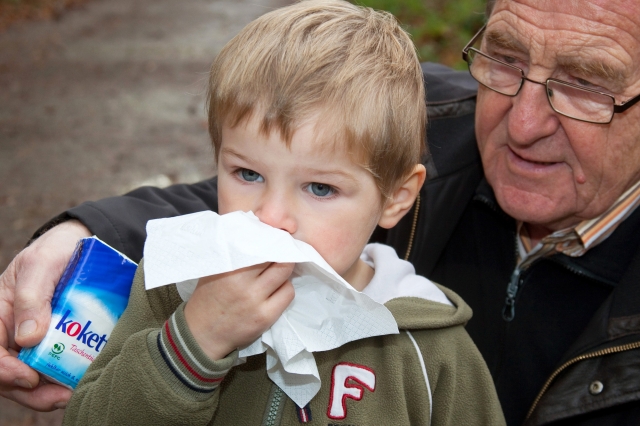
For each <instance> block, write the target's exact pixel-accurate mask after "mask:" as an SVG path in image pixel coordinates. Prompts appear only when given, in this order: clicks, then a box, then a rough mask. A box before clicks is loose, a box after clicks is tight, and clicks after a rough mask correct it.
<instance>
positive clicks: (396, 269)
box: [361, 243, 471, 330]
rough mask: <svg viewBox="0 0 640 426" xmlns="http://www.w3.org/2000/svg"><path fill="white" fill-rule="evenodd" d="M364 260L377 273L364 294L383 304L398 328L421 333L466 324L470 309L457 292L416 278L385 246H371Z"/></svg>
mask: <svg viewBox="0 0 640 426" xmlns="http://www.w3.org/2000/svg"><path fill="white" fill-rule="evenodd" d="M361 259H362V260H363V261H364V262H365V263H367V264H368V265H370V266H371V267H372V268H374V270H375V273H374V276H373V278H372V280H371V282H370V283H369V284H368V285H367V287H365V289H364V290H363V293H365V294H366V295H368V296H369V297H371V298H372V299H373V300H375V301H376V302H378V303H383V304H384V305H385V306H386V307H387V308H388V309H389V310H390V311H391V313H392V314H393V316H394V318H395V320H396V322H397V323H398V327H399V328H401V329H408V330H422V329H435V328H438V329H440V328H445V327H453V326H456V325H465V324H466V322H467V321H468V320H469V319H470V318H471V308H470V307H469V306H468V305H467V304H466V303H465V302H464V301H463V300H462V298H461V297H460V296H458V295H457V294H456V293H455V292H453V291H451V290H449V289H448V288H446V287H443V286H441V285H439V284H437V283H434V282H433V281H431V280H429V279H427V278H426V277H423V276H421V275H417V274H416V272H415V268H414V267H413V265H412V264H411V263H410V262H407V261H405V260H402V259H400V258H399V257H398V255H397V253H396V251H395V250H394V249H393V248H392V247H390V246H387V245H384V244H377V243H376V244H368V245H367V246H366V247H365V249H364V251H363V253H362V256H361Z"/></svg>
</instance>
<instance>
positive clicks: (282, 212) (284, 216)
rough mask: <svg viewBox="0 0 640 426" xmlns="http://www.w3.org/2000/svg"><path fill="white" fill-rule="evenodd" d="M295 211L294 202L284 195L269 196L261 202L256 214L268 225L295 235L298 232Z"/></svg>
mask: <svg viewBox="0 0 640 426" xmlns="http://www.w3.org/2000/svg"><path fill="white" fill-rule="evenodd" d="M294 210H295V203H294V201H293V200H291V199H289V198H287V197H285V196H283V195H267V196H266V197H265V198H264V199H263V200H261V202H260V203H259V205H258V206H257V208H256V209H255V211H254V213H255V215H256V216H257V217H258V219H260V220H261V221H262V222H264V223H266V224H267V225H270V226H273V227H274V228H278V229H282V230H283V231H287V232H288V233H290V234H294V233H295V232H296V231H297V230H298V224H297V220H296V218H295V213H294Z"/></svg>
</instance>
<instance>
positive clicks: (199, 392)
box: [147, 303, 238, 401]
mask: <svg viewBox="0 0 640 426" xmlns="http://www.w3.org/2000/svg"><path fill="white" fill-rule="evenodd" d="M147 346H148V347H149V351H150V353H151V357H152V359H153V360H154V363H155V364H156V367H158V370H159V372H160V374H161V375H162V376H163V377H164V378H165V380H167V382H168V383H169V384H170V385H171V388H172V389H173V390H175V391H176V392H177V393H179V394H182V396H184V397H186V398H189V399H195V400H198V401H203V400H205V399H208V398H210V397H211V393H212V392H213V391H215V390H216V389H217V387H218V385H219V384H220V382H222V380H223V379H224V377H225V375H226V374H227V373H228V372H229V370H230V369H231V367H232V366H233V365H234V363H235V361H236V359H237V355H238V352H237V351H234V352H232V353H231V354H229V355H228V356H227V357H226V358H223V359H221V360H219V361H212V360H211V359H210V358H209V357H208V356H207V355H206V354H205V353H204V352H203V351H202V349H200V346H199V345H198V343H197V342H196V340H195V338H194V337H193V335H192V334H191V331H190V330H189V327H188V326H187V322H186V320H185V318H184V303H183V304H182V305H180V306H179V307H178V309H177V310H176V312H175V313H174V314H173V315H171V317H170V318H169V319H168V320H167V321H166V322H165V323H164V325H163V326H162V329H161V330H158V331H155V332H152V333H150V334H149V336H148V337H147Z"/></svg>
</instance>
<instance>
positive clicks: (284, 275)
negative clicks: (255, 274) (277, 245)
mask: <svg viewBox="0 0 640 426" xmlns="http://www.w3.org/2000/svg"><path fill="white" fill-rule="evenodd" d="M294 266H295V264H294V263H271V264H270V265H269V266H268V267H267V268H266V269H265V270H264V271H263V272H262V273H261V274H260V278H259V281H258V282H259V285H260V287H261V288H263V289H264V293H265V294H266V295H271V294H272V293H274V292H275V291H277V290H278V289H279V288H280V287H281V286H282V284H283V283H284V282H285V281H287V280H288V278H289V277H290V276H291V273H292V272H293V267H294Z"/></svg>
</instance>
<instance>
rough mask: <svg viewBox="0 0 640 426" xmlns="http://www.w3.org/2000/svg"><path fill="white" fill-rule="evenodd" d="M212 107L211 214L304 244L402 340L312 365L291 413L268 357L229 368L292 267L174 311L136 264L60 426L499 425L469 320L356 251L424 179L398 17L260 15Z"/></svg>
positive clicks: (256, 273)
mask: <svg viewBox="0 0 640 426" xmlns="http://www.w3.org/2000/svg"><path fill="white" fill-rule="evenodd" d="M208 107H209V131H210V134H211V138H212V140H213V144H214V148H215V155H216V160H217V164H218V173H219V175H218V203H219V213H220V214H224V213H228V212H232V211H237V210H242V211H253V212H254V213H255V215H256V216H257V217H258V218H259V219H260V220H261V221H263V222H265V223H267V224H269V225H271V226H273V227H276V228H280V229H283V230H285V231H287V232H289V233H290V234H291V235H292V236H293V237H294V238H296V239H299V240H302V241H305V242H307V243H309V244H310V245H312V246H313V247H314V248H315V249H316V250H317V251H318V252H319V253H320V254H321V255H322V256H323V257H324V258H325V259H326V261H327V262H328V263H329V264H330V265H331V266H332V267H333V268H334V269H335V270H336V272H338V273H339V274H340V275H341V276H342V277H343V278H344V279H345V280H346V281H347V282H349V283H350V284H351V285H352V286H353V287H354V288H355V289H357V290H359V291H362V292H364V293H366V294H368V295H369V296H370V297H371V298H372V299H374V300H376V301H378V302H380V303H385V305H386V306H387V308H388V309H389V310H390V311H391V313H392V314H393V315H394V318H395V319H396V321H397V323H398V327H399V328H400V330H401V333H400V334H394V335H386V336H378V337H372V338H367V339H362V340H357V341H353V342H350V343H348V344H346V345H344V346H342V347H339V348H337V349H335V350H331V351H326V352H317V353H315V354H314V355H315V359H316V363H317V366H318V371H319V373H320V377H321V380H322V387H321V389H320V391H319V393H318V394H317V395H316V396H315V397H314V398H313V399H312V400H311V402H310V403H309V404H308V405H307V406H306V407H297V406H296V405H295V404H294V403H293V402H292V401H291V400H290V399H289V398H287V396H286V395H285V394H284V393H283V392H282V391H281V390H280V389H279V388H278V387H277V386H276V385H275V384H273V382H271V381H270V380H269V378H268V376H267V372H266V366H265V356H264V354H262V355H257V356H253V357H249V359H248V360H247V362H246V363H245V364H241V365H238V366H236V367H233V368H232V365H233V364H234V362H235V361H236V359H237V354H238V350H237V349H238V348H239V347H243V346H246V345H248V344H249V343H251V342H253V341H254V340H255V339H256V338H257V337H258V336H260V335H261V334H262V333H263V332H264V331H265V330H267V329H268V328H269V327H270V326H271V325H272V324H273V323H274V322H275V321H276V320H277V319H278V317H279V316H280V315H281V314H282V312H283V311H284V310H285V308H286V307H287V306H288V305H289V303H290V302H291V301H292V300H293V297H294V290H293V286H292V284H291V282H290V281H289V280H288V277H289V275H290V274H291V271H292V268H293V265H290V264H262V265H257V266H254V267H249V268H245V269H241V270H238V271H233V272H230V273H226V274H221V275H216V276H211V277H206V278H203V279H201V280H200V281H199V283H198V286H197V288H196V290H195V292H194V294H193V296H192V297H191V298H190V299H189V301H188V302H186V303H183V302H182V300H181V298H180V296H179V294H178V292H177V290H176V287H175V285H173V286H166V287H161V288H157V289H153V290H150V291H145V289H144V273H143V268H142V266H141V267H139V268H138V272H137V275H136V278H135V281H134V286H133V289H132V292H131V299H130V301H129V306H128V307H127V310H126V312H125V314H124V315H123V317H122V318H121V320H120V321H119V323H118V325H117V326H116V328H115V330H114V331H113V333H112V335H111V337H110V339H109V343H108V344H107V345H106V346H105V348H104V349H103V352H102V353H101V355H100V356H99V357H98V358H97V359H96V361H95V362H94V363H93V364H92V365H91V367H90V369H89V370H88V371H87V373H86V374H85V376H84V378H83V379H82V381H81V382H80V384H79V386H78V387H77V389H76V390H75V393H74V395H73V398H72V400H71V401H70V403H69V405H68V406H67V409H66V414H65V423H67V424H68V423H80V424H91V425H94V424H101V423H104V424H153V425H160V424H172V425H173V424H215V425H236V424H247V425H259V424H267V425H293V424H299V423H312V424H322V425H331V424H345V425H346V424H349V425H371V424H383V425H409V424H411V425H417V424H421V425H422V424H425V425H427V424H437V425H444V424H451V425H463V424H473V425H479V424H482V425H498V424H503V423H504V419H503V417H502V413H501V411H500V406H499V403H498V399H497V397H496V394H495V390H494V386H493V383H492V381H491V377H490V376H489V373H488V371H487V368H486V366H485V364H484V362H483V360H482V358H481V356H480V354H479V353H478V351H477V349H476V348H475V346H474V344H473V343H472V342H471V339H470V338H469V337H468V335H467V334H466V332H465V330H464V325H465V323H466V321H467V320H468V319H469V318H470V317H471V311H470V308H469V307H468V306H467V305H466V304H465V303H464V302H463V301H462V300H461V299H460V298H459V297H458V296H457V295H456V294H455V293H453V292H451V291H449V290H447V289H444V288H442V289H440V288H438V287H436V286H435V285H434V284H432V283H430V282H429V281H428V280H427V279H425V278H422V277H418V276H416V275H415V273H414V270H413V267H412V266H411V265H410V264H409V263H407V262H404V261H402V260H400V259H398V258H397V255H396V254H395V252H394V251H393V249H391V248H389V247H386V246H381V245H369V246H366V247H365V245H366V243H367V241H368V239H369V238H370V236H371V234H372V232H373V231H374V229H375V227H376V225H380V226H381V227H383V228H390V227H393V226H394V225H395V224H396V223H397V222H398V221H399V220H400V218H402V217H403V216H404V215H405V214H406V213H407V212H408V211H409V210H410V209H411V206H412V205H413V202H414V200H415V198H416V196H417V194H418V191H419V190H420V187H421V186H422V183H423V182H424V179H425V168H424V167H423V166H422V164H421V156H422V155H423V150H424V146H425V145H424V140H423V139H424V129H425V121H426V111H425V102H424V89H423V82H422V73H421V70H420V66H419V63H418V60H417V57H416V54H415V50H414V47H413V44H412V43H411V40H410V39H409V37H408V36H407V35H406V34H405V33H404V32H403V31H402V29H400V27H399V26H398V24H397V22H396V21H395V19H394V18H393V17H392V16H390V15H388V14H385V13H379V12H374V11H372V10H370V9H365V8H360V7H357V6H354V5H351V4H349V3H346V2H343V1H340V0H331V1H304V2H301V3H297V4H294V5H292V6H288V7H285V8H282V9H279V10H275V11H273V12H271V13H268V14H266V15H264V16H262V17H261V18H259V19H257V20H256V21H254V22H253V23H251V24H249V25H248V26H247V27H246V28H244V29H243V30H242V31H241V32H240V34H239V35H238V36H236V37H235V38H234V39H233V40H231V41H230V42H229V44H227V46H226V47H225V48H224V49H223V50H222V52H221V53H220V54H219V55H218V57H217V58H216V60H215V62H214V64H213V66H212V71H211V78H210V90H209V101H208ZM363 250H364V252H363ZM445 295H446V296H445Z"/></svg>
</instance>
